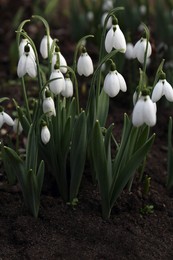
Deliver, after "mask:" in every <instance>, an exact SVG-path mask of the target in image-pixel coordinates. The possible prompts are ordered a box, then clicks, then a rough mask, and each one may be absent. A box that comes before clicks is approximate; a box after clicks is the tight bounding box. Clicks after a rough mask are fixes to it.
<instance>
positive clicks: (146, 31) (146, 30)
mask: <svg viewBox="0 0 173 260" xmlns="http://www.w3.org/2000/svg"><path fill="white" fill-rule="evenodd" d="M142 25H143V27H144V31H145V35H146V39H147V45H146V49H145V55H144V64H143V72H144V74H145V73H146V68H147V51H148V43H149V39H150V32H149V29H148V27H147V26H146V25H145V24H144V23H143V24H142Z"/></svg>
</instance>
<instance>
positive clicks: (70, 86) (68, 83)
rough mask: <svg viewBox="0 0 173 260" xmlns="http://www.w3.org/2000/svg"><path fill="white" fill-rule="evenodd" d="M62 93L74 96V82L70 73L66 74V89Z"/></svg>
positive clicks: (65, 95)
mask: <svg viewBox="0 0 173 260" xmlns="http://www.w3.org/2000/svg"><path fill="white" fill-rule="evenodd" d="M61 94H62V95H63V96H64V97H66V98H69V97H72V96H73V82H72V80H71V79H70V75H69V73H67V74H66V75H65V89H64V90H63V91H62V92H61Z"/></svg>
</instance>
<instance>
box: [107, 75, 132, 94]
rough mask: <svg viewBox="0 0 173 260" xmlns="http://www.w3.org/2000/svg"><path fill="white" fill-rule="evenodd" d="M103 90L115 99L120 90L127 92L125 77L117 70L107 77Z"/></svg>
mask: <svg viewBox="0 0 173 260" xmlns="http://www.w3.org/2000/svg"><path fill="white" fill-rule="evenodd" d="M103 89H104V91H105V92H106V94H108V96H109V97H115V96H116V95H117V94H118V93H119V91H120V90H121V91H123V92H125V91H126V90H127V85H126V82H125V80H124V78H123V76H122V75H121V74H120V73H119V72H118V71H117V70H113V71H110V72H109V73H108V74H107V75H106V77H105V79H104V83H103Z"/></svg>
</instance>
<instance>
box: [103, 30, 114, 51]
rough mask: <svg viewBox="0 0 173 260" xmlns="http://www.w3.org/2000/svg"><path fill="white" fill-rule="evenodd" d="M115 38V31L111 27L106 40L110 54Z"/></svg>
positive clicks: (106, 48) (106, 47) (106, 46)
mask: <svg viewBox="0 0 173 260" xmlns="http://www.w3.org/2000/svg"><path fill="white" fill-rule="evenodd" d="M113 36H114V31H113V27H111V28H110V29H109V31H108V32H107V34H106V38H105V50H106V51H107V52H108V53H110V52H111V51H112V48H113Z"/></svg>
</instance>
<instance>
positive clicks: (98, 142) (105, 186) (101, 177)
mask: <svg viewBox="0 0 173 260" xmlns="http://www.w3.org/2000/svg"><path fill="white" fill-rule="evenodd" d="M91 141H92V154H93V164H94V168H95V171H96V174H97V178H98V183H99V190H100V194H101V199H102V201H101V203H102V214H103V217H104V218H107V217H108V215H109V210H110V204H109V180H108V173H107V170H108V167H107V158H106V152H105V144H104V138H103V135H102V132H101V127H100V124H99V121H98V120H97V121H96V123H95V126H94V129H93V136H92V140H91Z"/></svg>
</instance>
